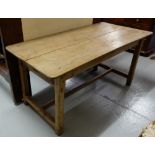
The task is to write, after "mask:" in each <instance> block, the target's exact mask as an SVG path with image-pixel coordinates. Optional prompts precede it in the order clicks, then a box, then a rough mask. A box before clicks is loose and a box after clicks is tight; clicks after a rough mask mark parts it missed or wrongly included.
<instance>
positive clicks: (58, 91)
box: [54, 78, 65, 135]
mask: <svg viewBox="0 0 155 155" xmlns="http://www.w3.org/2000/svg"><path fill="white" fill-rule="evenodd" d="M54 90H55V132H56V133H57V135H60V134H62V133H63V130H64V93H65V80H64V79H63V78H56V79H55V80H54Z"/></svg>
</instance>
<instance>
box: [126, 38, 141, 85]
mask: <svg viewBox="0 0 155 155" xmlns="http://www.w3.org/2000/svg"><path fill="white" fill-rule="evenodd" d="M142 45H143V40H141V41H140V42H139V44H138V45H137V47H136V49H135V51H134V54H133V58H132V62H131V66H130V70H129V73H128V77H127V82H126V85H127V86H130V85H131V83H132V80H133V77H134V73H135V70H136V65H137V62H138V58H139V54H140V51H141V48H142Z"/></svg>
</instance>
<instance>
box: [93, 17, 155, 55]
mask: <svg viewBox="0 0 155 155" xmlns="http://www.w3.org/2000/svg"><path fill="white" fill-rule="evenodd" d="M98 22H108V23H113V24H117V25H123V26H128V27H132V28H137V29H141V30H148V31H152V32H153V35H152V36H150V37H147V39H146V40H145V42H144V45H143V47H142V51H141V55H143V56H149V55H150V54H151V53H152V52H153V51H155V18H95V19H94V23H98ZM132 50H133V49H131V50H130V51H132Z"/></svg>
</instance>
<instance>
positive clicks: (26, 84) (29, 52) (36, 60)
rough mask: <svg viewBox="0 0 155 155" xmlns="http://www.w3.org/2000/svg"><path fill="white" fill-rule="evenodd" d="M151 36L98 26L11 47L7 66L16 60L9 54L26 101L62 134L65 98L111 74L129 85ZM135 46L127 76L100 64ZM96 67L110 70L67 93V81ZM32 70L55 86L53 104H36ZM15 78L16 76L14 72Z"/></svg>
mask: <svg viewBox="0 0 155 155" xmlns="http://www.w3.org/2000/svg"><path fill="white" fill-rule="evenodd" d="M151 34H152V32H148V31H143V30H138V29H132V28H128V27H123V26H117V25H113V24H108V23H98V24H94V25H91V26H87V27H83V28H79V29H76V30H71V31H68V32H63V33H59V34H56V35H52V36H47V37H45V38H39V39H35V40H31V41H27V42H22V43H18V44H14V45H11V46H8V47H6V49H7V52H6V58H7V61H8V67H11V66H13V65H14V64H13V62H14V60H12V63H10V62H9V58H10V55H12V56H13V57H14V59H16V65H18V66H19V69H20V79H21V84H22V94H23V101H24V102H25V103H28V104H29V105H31V106H32V107H33V108H34V109H35V110H36V111H37V112H38V113H39V114H40V115H41V116H42V117H43V118H44V119H45V120H46V121H47V122H48V123H49V124H50V125H51V126H52V127H53V128H54V129H55V132H56V133H57V134H58V135H60V134H61V133H63V129H64V97H67V96H69V95H71V94H73V93H75V92H76V91H78V90H79V89H81V88H83V87H85V86H86V85H88V84H90V83H92V82H93V81H95V80H97V79H99V78H102V77H103V76H104V75H106V74H108V73H110V72H114V73H116V74H119V75H121V76H123V77H125V78H127V82H126V84H127V85H130V84H131V81H132V79H133V76H134V72H135V67H136V63H137V60H138V56H139V52H140V49H141V46H142V43H143V40H144V39H145V38H146V37H147V36H149V35H151ZM134 46H136V50H135V52H134V55H133V59H132V63H131V67H130V70H129V73H128V74H126V73H123V72H120V71H118V70H115V69H112V68H110V67H108V66H106V65H104V64H102V63H101V62H103V61H104V60H107V59H109V58H111V57H113V56H115V55H117V54H119V53H121V52H123V51H125V50H127V49H129V48H131V47H134ZM17 60H18V63H17ZM96 66H100V67H102V68H104V69H107V71H106V72H103V73H102V74H101V75H98V76H96V77H95V78H93V79H91V80H89V81H87V82H86V83H84V84H81V85H79V86H78V87H76V88H74V89H73V90H71V91H69V92H67V93H64V92H65V81H66V80H67V79H69V78H72V77H73V76H76V75H78V74H80V73H82V72H84V71H86V70H88V69H90V68H93V67H96ZM29 71H32V72H34V73H36V74H37V75H38V76H40V77H42V78H43V79H44V80H45V81H47V82H48V83H49V84H51V85H54V89H55V100H54V101H49V102H48V103H45V104H44V105H42V106H39V105H37V103H36V102H35V101H34V100H33V99H32V93H31V87H30V80H29ZM12 73H13V72H12ZM12 76H13V77H15V76H16V75H15V73H13V75H12ZM14 85H15V81H14ZM52 105H54V107H55V112H54V116H51V115H50V114H49V113H48V112H47V111H46V110H47V108H49V107H50V106H52ZM77 117H78V116H77Z"/></svg>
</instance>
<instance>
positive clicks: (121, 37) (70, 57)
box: [26, 29, 151, 78]
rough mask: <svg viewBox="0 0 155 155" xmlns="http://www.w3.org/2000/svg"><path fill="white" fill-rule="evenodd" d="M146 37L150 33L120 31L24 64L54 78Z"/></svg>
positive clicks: (129, 30) (47, 54) (132, 30)
mask: <svg viewBox="0 0 155 155" xmlns="http://www.w3.org/2000/svg"><path fill="white" fill-rule="evenodd" d="M148 35H151V32H148V31H141V30H136V29H120V30H117V31H114V32H111V33H107V34H105V35H102V36H100V37H97V38H94V39H91V40H88V41H85V42H82V43H79V44H77V45H72V46H69V47H66V48H63V49H60V50H56V51H53V52H49V53H46V54H44V55H41V56H38V57H35V58H32V59H30V60H27V61H26V63H27V64H29V65H30V66H32V67H33V68H35V69H36V70H38V71H39V72H41V73H43V74H44V75H46V76H47V77H49V78H56V77H58V76H61V75H63V74H65V73H67V72H69V71H72V70H74V69H76V68H77V67H79V66H82V65H84V64H86V63H88V62H90V61H92V60H95V59H97V58H99V57H103V56H104V55H105V56H107V54H110V53H111V52H113V51H115V50H116V49H119V48H120V47H123V46H125V45H128V44H130V43H132V42H135V41H137V40H140V39H142V38H145V37H146V36H148Z"/></svg>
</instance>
